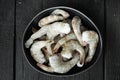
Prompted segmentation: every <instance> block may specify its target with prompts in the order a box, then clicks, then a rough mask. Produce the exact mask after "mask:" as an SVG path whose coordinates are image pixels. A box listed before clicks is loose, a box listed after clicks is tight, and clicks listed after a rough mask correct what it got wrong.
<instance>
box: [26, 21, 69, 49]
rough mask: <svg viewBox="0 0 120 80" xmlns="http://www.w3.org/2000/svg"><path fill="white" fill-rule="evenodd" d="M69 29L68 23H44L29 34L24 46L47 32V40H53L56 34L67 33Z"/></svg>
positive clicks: (27, 46)
mask: <svg viewBox="0 0 120 80" xmlns="http://www.w3.org/2000/svg"><path fill="white" fill-rule="evenodd" d="M70 31H71V29H70V25H69V24H68V23H63V22H55V23H52V24H49V25H45V26H44V27H42V28H41V29H39V30H38V31H37V32H35V33H34V34H32V35H31V37H30V38H29V39H28V40H27V41H26V43H25V46H26V48H29V47H30V45H31V44H32V43H33V40H35V39H37V38H40V37H41V36H43V35H45V34H47V37H48V39H49V40H53V39H54V38H55V37H56V36H57V35H58V34H68V33H69V32H70Z"/></svg>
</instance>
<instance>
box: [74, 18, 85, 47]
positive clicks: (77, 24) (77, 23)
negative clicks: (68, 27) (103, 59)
mask: <svg viewBox="0 0 120 80" xmlns="http://www.w3.org/2000/svg"><path fill="white" fill-rule="evenodd" d="M80 26H81V19H80V18H79V17H78V16H75V17H74V18H73V19H72V28H73V31H74V33H75V35H76V37H77V39H78V41H79V43H80V44H81V45H82V46H86V44H87V43H86V42H84V41H83V40H82V35H81V30H80Z"/></svg>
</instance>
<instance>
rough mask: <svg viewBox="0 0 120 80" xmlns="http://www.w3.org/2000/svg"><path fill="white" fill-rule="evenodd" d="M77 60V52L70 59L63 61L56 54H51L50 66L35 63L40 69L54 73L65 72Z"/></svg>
mask: <svg viewBox="0 0 120 80" xmlns="http://www.w3.org/2000/svg"><path fill="white" fill-rule="evenodd" d="M78 60H79V56H78V54H75V55H74V56H73V58H72V59H71V60H70V61H67V62H64V61H62V60H61V59H60V57H59V56H58V55H56V54H55V55H53V56H51V57H49V62H50V66H45V65H43V64H39V63H38V64H37V65H38V66H39V67H40V68H41V69H43V70H44V71H47V72H56V73H67V72H68V71H69V70H70V69H72V68H73V67H74V66H75V65H76V63H77V62H78Z"/></svg>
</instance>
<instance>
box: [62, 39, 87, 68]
mask: <svg viewBox="0 0 120 80" xmlns="http://www.w3.org/2000/svg"><path fill="white" fill-rule="evenodd" d="M75 50H76V51H77V52H79V54H80V55H79V61H78V63H77V66H78V67H82V66H83V64H84V59H85V56H86V53H85V50H84V48H83V47H82V46H81V45H80V44H79V42H78V41H75V40H70V41H68V42H66V43H65V44H64V45H63V50H62V52H61V56H62V57H64V58H67V59H70V58H72V56H73V51H75Z"/></svg>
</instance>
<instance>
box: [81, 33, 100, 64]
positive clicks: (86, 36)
mask: <svg viewBox="0 0 120 80" xmlns="http://www.w3.org/2000/svg"><path fill="white" fill-rule="evenodd" d="M98 39H99V38H98V34H97V33H96V32H95V31H84V32H83V33H82V40H83V41H85V42H86V43H87V44H89V52H88V56H87V58H86V62H90V61H91V60H92V58H93V56H94V54H95V51H96V47H97V43H98Z"/></svg>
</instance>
